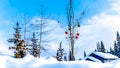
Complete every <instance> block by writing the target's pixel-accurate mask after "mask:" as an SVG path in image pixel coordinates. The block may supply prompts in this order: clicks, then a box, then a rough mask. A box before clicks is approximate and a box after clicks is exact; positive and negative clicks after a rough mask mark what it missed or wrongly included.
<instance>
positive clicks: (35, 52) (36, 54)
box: [31, 33, 39, 57]
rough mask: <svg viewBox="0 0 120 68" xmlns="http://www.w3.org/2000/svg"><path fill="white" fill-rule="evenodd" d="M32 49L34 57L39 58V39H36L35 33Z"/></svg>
mask: <svg viewBox="0 0 120 68" xmlns="http://www.w3.org/2000/svg"><path fill="white" fill-rule="evenodd" d="M31 41H32V45H31V46H32V49H31V54H32V55H33V56H34V57H39V45H38V44H37V39H36V38H35V33H33V38H32V40H31Z"/></svg>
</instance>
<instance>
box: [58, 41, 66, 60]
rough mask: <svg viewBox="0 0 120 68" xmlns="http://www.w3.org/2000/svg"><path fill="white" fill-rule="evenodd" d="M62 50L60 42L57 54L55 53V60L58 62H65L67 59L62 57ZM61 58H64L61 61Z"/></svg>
mask: <svg viewBox="0 0 120 68" xmlns="http://www.w3.org/2000/svg"><path fill="white" fill-rule="evenodd" d="M64 54H65V53H64V49H63V48H62V42H60V45H59V48H58V50H57V53H56V58H57V60H58V61H63V60H67V58H66V57H65V56H64ZM63 56H64V59H63Z"/></svg>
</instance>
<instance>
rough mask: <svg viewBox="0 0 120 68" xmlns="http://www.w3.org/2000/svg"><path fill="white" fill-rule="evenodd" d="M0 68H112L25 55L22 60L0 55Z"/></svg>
mask: <svg viewBox="0 0 120 68" xmlns="http://www.w3.org/2000/svg"><path fill="white" fill-rule="evenodd" d="M0 60H1V62H0V66H1V67H0V68H112V65H111V64H108V63H106V64H103V63H95V62H90V61H84V60H82V61H71V62H68V61H67V62H65V61H64V62H58V61H57V60H56V59H55V58H52V57H50V58H49V59H44V58H34V57H33V56H31V55H27V56H26V57H25V58H22V59H15V58H13V57H11V56H3V55H0Z"/></svg>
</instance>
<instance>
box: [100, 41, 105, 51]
mask: <svg viewBox="0 0 120 68" xmlns="http://www.w3.org/2000/svg"><path fill="white" fill-rule="evenodd" d="M101 52H103V53H105V47H104V44H103V42H102V41H101Z"/></svg>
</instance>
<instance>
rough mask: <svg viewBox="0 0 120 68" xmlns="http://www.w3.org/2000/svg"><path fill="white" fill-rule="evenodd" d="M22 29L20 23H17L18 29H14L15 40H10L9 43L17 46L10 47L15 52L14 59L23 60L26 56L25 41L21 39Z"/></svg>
mask: <svg viewBox="0 0 120 68" xmlns="http://www.w3.org/2000/svg"><path fill="white" fill-rule="evenodd" d="M20 29H21V28H20V27H19V23H18V22H17V23H16V27H15V28H14V30H15V33H14V38H10V39H9V40H8V42H13V43H14V45H15V46H11V47H9V49H13V50H14V57H15V58H23V57H24V56H25V55H26V50H27V48H26V45H25V41H24V40H23V39H21V35H20Z"/></svg>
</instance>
